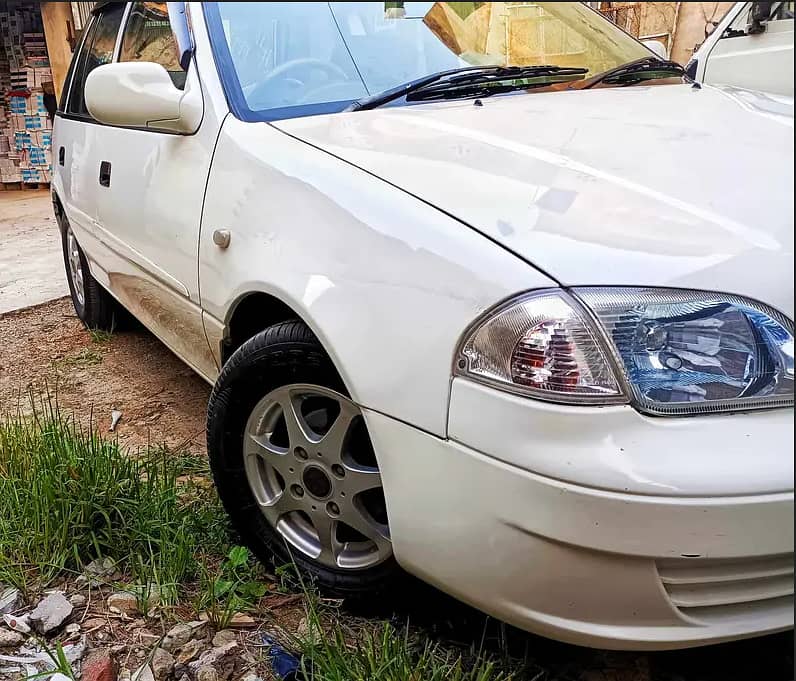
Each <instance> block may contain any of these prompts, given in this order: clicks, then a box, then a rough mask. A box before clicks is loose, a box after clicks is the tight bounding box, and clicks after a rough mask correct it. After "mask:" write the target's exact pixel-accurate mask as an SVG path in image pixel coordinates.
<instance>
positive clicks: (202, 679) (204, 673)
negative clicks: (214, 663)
mask: <svg viewBox="0 0 796 681" xmlns="http://www.w3.org/2000/svg"><path fill="white" fill-rule="evenodd" d="M196 681H219V677H218V672H217V671H216V668H215V667H211V666H210V665H207V666H204V667H199V669H197V670H196Z"/></svg>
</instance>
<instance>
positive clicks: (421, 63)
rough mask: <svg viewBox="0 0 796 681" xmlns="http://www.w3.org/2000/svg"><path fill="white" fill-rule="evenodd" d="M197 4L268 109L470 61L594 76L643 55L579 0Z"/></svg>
mask: <svg viewBox="0 0 796 681" xmlns="http://www.w3.org/2000/svg"><path fill="white" fill-rule="evenodd" d="M205 12H206V15H207V16H208V17H209V18H210V27H211V32H212V34H213V38H214V40H215V44H216V45H218V44H219V43H220V42H222V41H223V42H224V43H225V44H226V48H227V50H228V52H229V56H230V60H231V62H232V67H233V70H234V76H235V78H236V80H237V87H238V88H239V90H240V96H241V98H242V99H243V100H244V103H245V106H246V107H247V108H248V109H249V110H250V111H259V112H265V111H273V112H275V114H273V115H274V116H278V115H281V113H284V114H285V115H287V116H291V115H299V113H300V112H299V109H300V108H305V109H308V110H309V111H310V112H312V111H315V112H317V111H319V110H320V109H319V108H318V107H319V106H320V107H328V105H333V104H336V103H343V106H344V105H345V104H347V103H348V102H350V101H351V100H352V99H358V98H360V97H364V96H366V95H368V94H373V93H376V92H380V91H382V90H386V89H389V88H393V87H396V86H398V85H400V84H402V83H405V82H407V81H410V80H413V79H415V78H420V77H422V76H425V75H428V74H431V73H435V72H437V71H442V70H447V69H453V68H458V67H465V66H468V65H486V64H490V65H501V66H502V65H520V66H524V65H541V64H554V65H558V66H562V67H583V68H585V69H587V70H588V73H587V74H586V75H593V74H597V73H601V72H603V71H606V70H608V69H611V68H614V67H616V66H619V65H620V64H625V63H627V62H630V61H633V60H635V59H640V58H642V57H648V56H650V55H651V53H650V52H649V51H648V50H647V49H646V48H645V47H643V46H642V45H641V44H640V43H638V41H636V40H634V39H633V38H631V37H630V36H628V35H627V34H625V33H624V32H623V31H621V30H620V29H619V28H617V27H616V26H615V25H614V24H612V23H611V22H609V21H608V20H607V19H605V17H603V16H602V15H601V14H600V13H598V12H595V11H593V10H591V9H590V8H588V7H586V6H585V5H583V4H582V3H578V2H565V3H559V2H542V3H528V2H511V3H508V2H505V3H504V2H495V3H491V2H387V3H385V2H331V3H317V2H306V3H305V2H262V3H260V2H219V3H208V4H206V5H205ZM223 75H224V74H222V76H223ZM340 108H343V107H342V106H341V107H340ZM324 110H328V109H324ZM338 110H339V109H338ZM280 112H281V113H280Z"/></svg>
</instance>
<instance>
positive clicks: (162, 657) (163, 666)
mask: <svg viewBox="0 0 796 681" xmlns="http://www.w3.org/2000/svg"><path fill="white" fill-rule="evenodd" d="M150 666H151V667H152V674H153V676H154V677H155V681H166V679H167V678H168V677H169V676H170V675H171V672H172V671H173V670H174V657H173V656H172V654H171V653H169V652H167V651H165V650H163V648H156V649H155V654H154V655H153V656H152V661H151V662H150Z"/></svg>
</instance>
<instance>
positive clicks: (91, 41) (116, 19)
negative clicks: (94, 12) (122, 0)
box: [66, 4, 124, 118]
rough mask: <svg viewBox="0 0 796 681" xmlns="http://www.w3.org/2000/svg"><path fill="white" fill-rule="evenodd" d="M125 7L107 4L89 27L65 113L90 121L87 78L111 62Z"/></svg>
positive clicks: (79, 55)
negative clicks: (86, 91) (86, 90)
mask: <svg viewBox="0 0 796 681" xmlns="http://www.w3.org/2000/svg"><path fill="white" fill-rule="evenodd" d="M123 17H124V5H121V4H120V5H109V6H108V8H107V9H105V10H103V11H102V12H101V13H100V14H99V16H97V17H96V18H95V19H94V21H93V22H92V23H91V26H90V27H89V29H88V30H89V33H88V34H87V35H86V39H85V40H84V41H83V47H82V49H81V52H80V54H78V56H77V57H76V59H77V62H76V64H77V65H76V67H75V75H74V77H73V79H72V86H71V87H70V88H69V101H68V102H67V105H66V113H68V114H73V115H75V116H83V117H85V118H90V117H91V114H90V113H89V112H88V109H87V108H86V99H85V86H86V78H88V74H89V73H91V72H92V71H93V70H94V69H95V68H97V67H98V66H102V65H103V64H109V63H110V62H111V61H112V60H113V50H114V48H115V47H116V37H117V36H118V34H119V28H120V27H121V25H122V18H123Z"/></svg>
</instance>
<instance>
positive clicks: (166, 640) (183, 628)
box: [160, 624, 193, 653]
mask: <svg viewBox="0 0 796 681" xmlns="http://www.w3.org/2000/svg"><path fill="white" fill-rule="evenodd" d="M192 637H193V629H191V627H190V626H188V625H187V624H177V625H176V626H173V627H172V628H171V629H169V630H168V631H167V632H166V635H165V636H164V637H163V642H162V643H161V644H160V647H161V648H163V650H166V651H168V652H170V653H173V652H174V651H175V650H177V648H181V647H182V646H184V645H185V644H186V643H188V641H190V640H191V638H192Z"/></svg>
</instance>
